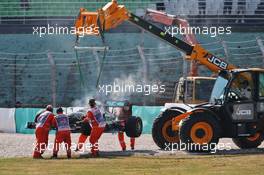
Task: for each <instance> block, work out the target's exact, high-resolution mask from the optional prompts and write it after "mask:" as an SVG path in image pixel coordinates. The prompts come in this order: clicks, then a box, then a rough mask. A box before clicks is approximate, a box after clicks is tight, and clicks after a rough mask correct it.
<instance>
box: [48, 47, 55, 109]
mask: <svg viewBox="0 0 264 175" xmlns="http://www.w3.org/2000/svg"><path fill="white" fill-rule="evenodd" d="M47 56H48V61H49V64H50V66H51V67H50V68H51V97H52V105H53V107H56V86H57V84H56V64H55V61H54V58H53V56H52V54H51V53H50V51H48V52H47Z"/></svg>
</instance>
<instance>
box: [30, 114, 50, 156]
mask: <svg viewBox="0 0 264 175" xmlns="http://www.w3.org/2000/svg"><path fill="white" fill-rule="evenodd" d="M53 120H54V114H53V113H52V112H50V111H44V112H43V113H41V114H40V115H39V116H37V118H36V122H37V124H36V131H35V135H36V144H35V149H34V153H33V158H41V155H42V154H43V153H44V151H45V150H46V148H47V145H48V139H49V130H50V128H51V126H52V123H53Z"/></svg>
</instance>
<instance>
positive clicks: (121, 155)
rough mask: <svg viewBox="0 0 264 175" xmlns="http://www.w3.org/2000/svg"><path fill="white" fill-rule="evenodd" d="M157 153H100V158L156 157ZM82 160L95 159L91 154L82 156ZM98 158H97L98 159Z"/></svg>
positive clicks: (138, 151) (149, 151)
mask: <svg viewBox="0 0 264 175" xmlns="http://www.w3.org/2000/svg"><path fill="white" fill-rule="evenodd" d="M157 153H158V152H157V151H153V150H133V151H100V156H99V157H98V158H110V159H111V158H116V157H130V156H135V155H140V156H154V155H155V154H157ZM79 158H80V159H82V158H94V157H92V156H91V154H89V153H87V154H80V156H79ZM96 158H97V157H96Z"/></svg>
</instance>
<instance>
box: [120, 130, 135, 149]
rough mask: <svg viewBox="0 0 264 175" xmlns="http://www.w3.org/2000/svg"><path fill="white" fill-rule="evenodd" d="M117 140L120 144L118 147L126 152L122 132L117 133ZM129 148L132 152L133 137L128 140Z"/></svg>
mask: <svg viewBox="0 0 264 175" xmlns="http://www.w3.org/2000/svg"><path fill="white" fill-rule="evenodd" d="M118 140H119V143H120V146H121V148H122V150H123V151H125V150H126V142H125V138H124V132H121V131H120V132H118ZM130 147H131V149H132V150H134V149H135V138H134V137H131V138H130Z"/></svg>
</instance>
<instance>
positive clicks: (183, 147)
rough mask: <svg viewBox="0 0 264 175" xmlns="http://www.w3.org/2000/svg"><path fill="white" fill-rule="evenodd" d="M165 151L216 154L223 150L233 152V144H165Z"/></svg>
mask: <svg viewBox="0 0 264 175" xmlns="http://www.w3.org/2000/svg"><path fill="white" fill-rule="evenodd" d="M164 146H165V149H164V150H165V151H171V152H174V151H187V150H188V151H191V152H197V151H203V152H210V153H213V154H214V153H216V151H217V150H219V151H223V150H227V151H229V150H231V149H232V147H231V143H218V144H216V143H210V144H207V143H204V144H197V143H189V142H188V143H183V142H181V141H180V142H179V143H165V145H164Z"/></svg>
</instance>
